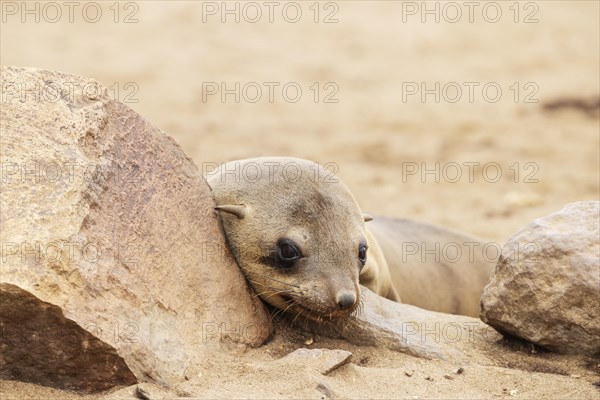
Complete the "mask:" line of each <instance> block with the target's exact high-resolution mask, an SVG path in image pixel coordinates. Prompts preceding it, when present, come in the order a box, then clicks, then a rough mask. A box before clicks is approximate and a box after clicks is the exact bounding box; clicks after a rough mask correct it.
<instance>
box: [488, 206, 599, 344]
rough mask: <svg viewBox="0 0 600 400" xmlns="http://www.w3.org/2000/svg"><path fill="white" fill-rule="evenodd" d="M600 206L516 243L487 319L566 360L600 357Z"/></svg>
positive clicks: (519, 236) (550, 220) (563, 217)
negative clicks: (566, 356) (575, 355)
mask: <svg viewBox="0 0 600 400" xmlns="http://www.w3.org/2000/svg"><path fill="white" fill-rule="evenodd" d="M599 225H600V202H598V201H581V202H576V203H571V204H568V205H566V206H565V207H564V208H563V209H562V210H560V211H558V212H556V213H554V214H550V215H548V216H545V217H542V218H538V219H536V220H534V221H533V222H531V223H530V224H529V225H527V226H526V227H525V228H524V229H522V230H521V231H519V232H517V233H516V234H515V235H514V236H513V237H511V238H510V239H509V240H508V242H507V243H506V244H505V245H504V248H503V249H502V255H501V256H500V259H499V261H498V264H497V265H496V271H495V275H494V277H493V279H492V281H491V282H490V283H489V284H488V286H486V288H485V289H484V292H483V296H482V298H481V319H482V320H483V321H484V322H486V323H488V324H489V325H491V326H493V327H494V328H495V329H496V330H498V331H499V332H505V333H509V334H511V335H514V336H517V337H519V338H522V339H525V340H527V341H529V342H532V343H535V344H536V345H539V346H542V347H545V348H547V349H549V350H552V351H556V352H559V353H582V354H590V355H592V354H596V353H598V352H600V313H598V310H599V309H600V291H599V290H598V288H599V287H600V260H599V257H598V253H599V249H600V243H599V234H600V233H599V229H600V228H599Z"/></svg>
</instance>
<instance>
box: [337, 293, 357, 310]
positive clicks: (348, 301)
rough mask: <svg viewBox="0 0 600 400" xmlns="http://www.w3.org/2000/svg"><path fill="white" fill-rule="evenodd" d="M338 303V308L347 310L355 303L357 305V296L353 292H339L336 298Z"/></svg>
mask: <svg viewBox="0 0 600 400" xmlns="http://www.w3.org/2000/svg"><path fill="white" fill-rule="evenodd" d="M336 301H337V304H338V306H339V307H340V308H341V309H342V310H345V309H347V308H350V307H352V306H353V305H354V303H356V295H355V294H354V293H352V292H346V291H344V292H339V293H338V294H337V296H336Z"/></svg>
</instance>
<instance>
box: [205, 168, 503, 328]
mask: <svg viewBox="0 0 600 400" xmlns="http://www.w3.org/2000/svg"><path fill="white" fill-rule="evenodd" d="M207 181H208V184H209V186H210V187H211V188H212V190H213V194H214V197H215V200H216V202H217V205H218V207H217V210H218V211H219V213H220V216H221V221H222V224H223V229H224V233H225V236H226V238H227V242H228V244H229V247H230V248H231V251H232V253H233V255H234V257H235V258H236V260H237V262H238V264H239V266H240V268H241V269H242V270H243V271H244V274H245V275H246V277H247V279H248V281H249V282H250V284H251V285H252V286H253V288H254V289H255V291H256V292H257V293H258V295H259V296H260V297H261V298H262V299H263V300H264V301H266V302H267V303H270V304H271V305H273V306H275V307H277V308H280V309H282V310H285V311H288V312H291V313H296V314H297V315H298V316H300V315H302V316H306V317H308V318H316V319H320V318H323V317H341V316H346V315H348V314H349V313H351V312H352V311H353V310H354V309H355V308H356V306H357V305H358V301H357V302H356V304H354V305H353V306H352V307H350V308H347V309H343V310H342V309H340V308H339V307H338V304H337V302H336V299H337V298H338V296H340V294H343V293H352V294H353V295H354V296H356V299H359V298H360V285H359V280H360V283H361V284H363V285H364V286H366V287H368V288H369V289H371V290H372V291H374V292H375V293H377V294H379V295H382V296H385V297H387V298H389V299H392V300H395V301H400V300H402V301H403V302H406V303H409V304H414V305H417V306H419V307H423V308H427V309H431V310H435V311H444V312H450V313H460V314H466V315H474V316H476V315H477V314H478V311H479V297H480V293H481V290H482V289H483V287H484V285H485V283H486V282H487V278H488V277H489V276H490V274H491V270H492V266H491V264H490V263H482V262H481V260H480V259H476V260H475V261H474V262H465V260H462V261H460V262H458V263H455V265H452V266H449V265H447V263H436V262H434V261H433V260H432V259H433V258H435V257H429V259H426V262H425V263H421V262H420V258H418V257H415V256H412V258H410V257H409V258H407V259H406V260H402V243H404V242H416V243H421V242H426V243H434V242H440V243H448V242H454V241H456V242H457V243H458V242H460V241H464V240H467V239H468V240H471V241H477V239H473V238H469V237H468V236H465V235H461V234H457V233H454V232H451V231H448V230H444V229H440V228H437V227H433V226H430V225H425V224H419V223H416V222H411V221H404V220H393V219H388V218H379V217H376V218H375V219H374V220H373V221H372V222H368V224H369V229H366V228H365V223H364V221H365V220H370V217H369V216H366V215H363V214H362V213H361V211H360V208H359V206H358V204H357V203H356V201H355V199H354V197H353V196H352V194H351V193H350V191H349V190H348V188H347V187H346V186H345V185H344V184H343V183H342V182H340V181H339V180H338V179H337V178H336V177H335V176H333V175H332V174H331V173H330V172H329V171H327V170H325V169H324V168H322V167H321V166H319V165H318V164H316V163H313V162H311V161H307V160H302V159H297V158H287V157H264V158H257V159H247V160H239V161H233V162H230V163H227V164H225V165H223V166H221V168H219V169H218V170H217V171H215V172H214V173H212V174H210V175H209V176H207ZM284 237H285V238H289V239H292V240H294V242H296V243H297V244H299V245H300V246H301V248H302V253H303V255H304V257H303V258H302V259H301V260H299V261H298V264H297V265H296V267H294V268H293V269H291V270H284V269H282V268H278V267H277V266H275V265H274V264H273V257H274V255H275V254H276V253H275V252H276V247H277V246H276V244H277V241H278V240H279V239H281V238H284ZM362 242H364V243H367V244H368V246H369V250H368V257H367V262H366V264H365V266H364V267H362V264H361V263H360V261H359V260H358V247H359V244H360V243H362ZM442 246H443V244H442ZM480 249H481V247H480ZM403 261H405V262H403ZM359 275H360V277H359Z"/></svg>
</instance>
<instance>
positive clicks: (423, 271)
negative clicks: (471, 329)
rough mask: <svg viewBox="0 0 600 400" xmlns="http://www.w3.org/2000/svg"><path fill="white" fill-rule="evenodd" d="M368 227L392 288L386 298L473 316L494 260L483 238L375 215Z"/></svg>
mask: <svg viewBox="0 0 600 400" xmlns="http://www.w3.org/2000/svg"><path fill="white" fill-rule="evenodd" d="M368 229H369V230H370V231H371V232H372V234H373V236H374V237H375V239H376V240H377V243H378V245H379V247H380V249H381V251H382V252H383V258H384V259H385V262H386V263H387V269H388V270H389V276H390V279H391V282H392V287H393V288H394V290H395V294H396V298H392V297H390V296H387V297H389V298H392V299H393V300H396V301H400V302H402V303H407V304H413V305H416V306H418V307H421V308H425V309H427V310H432V311H440V312H445V313H449V314H462V315H470V316H473V317H477V316H478V315H479V300H480V298H481V293H482V291H483V288H484V287H485V285H487V283H488V281H489V279H490V277H491V276H492V273H493V271H494V267H495V265H496V263H495V260H494V259H493V257H494V254H495V251H496V250H497V249H496V248H495V247H494V248H492V249H489V248H487V250H489V251H486V245H487V242H486V241H483V240H481V239H478V238H475V237H472V236H468V235H466V234H463V233H459V232H454V231H451V230H448V229H444V228H440V227H437V226H434V225H429V224H424V223H420V222H416V221H410V220H406V219H396V218H388V217H379V216H378V217H375V218H374V219H373V221H372V222H369V225H368ZM370 250H371V248H369V252H370ZM487 253H490V254H489V256H488V254H487ZM369 257H371V254H370V253H369Z"/></svg>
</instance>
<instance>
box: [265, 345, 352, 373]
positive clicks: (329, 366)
mask: <svg viewBox="0 0 600 400" xmlns="http://www.w3.org/2000/svg"><path fill="white" fill-rule="evenodd" d="M351 357H352V353H350V352H349V351H345V350H328V349H297V350H295V351H293V352H291V353H290V354H288V355H286V356H285V357H282V358H280V359H279V360H277V361H275V362H276V363H282V364H286V363H293V364H297V363H298V362H304V363H306V364H310V365H311V367H313V368H314V369H316V370H317V371H319V372H320V373H321V374H323V375H327V374H328V373H330V372H331V371H333V370H335V369H337V368H339V367H341V366H342V365H345V364H346V363H348V362H349V361H350V358H351Z"/></svg>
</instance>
